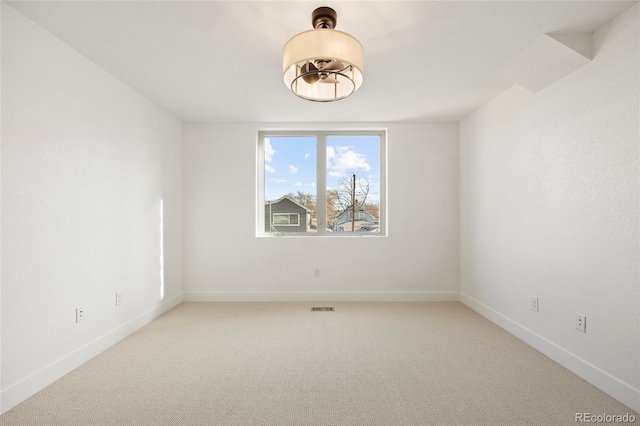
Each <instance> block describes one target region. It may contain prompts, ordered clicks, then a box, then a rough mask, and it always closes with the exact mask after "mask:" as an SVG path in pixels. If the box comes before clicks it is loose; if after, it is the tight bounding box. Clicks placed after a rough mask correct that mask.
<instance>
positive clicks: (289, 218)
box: [273, 213, 300, 226]
mask: <svg viewBox="0 0 640 426" xmlns="http://www.w3.org/2000/svg"><path fill="white" fill-rule="evenodd" d="M273 224H274V225H278V226H290V225H299V224H300V215H299V214H298V213H274V214H273Z"/></svg>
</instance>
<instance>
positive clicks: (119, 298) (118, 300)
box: [116, 292, 122, 306]
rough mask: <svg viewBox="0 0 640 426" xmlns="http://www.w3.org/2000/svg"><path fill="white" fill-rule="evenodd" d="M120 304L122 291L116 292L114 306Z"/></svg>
mask: <svg viewBox="0 0 640 426" xmlns="http://www.w3.org/2000/svg"><path fill="white" fill-rule="evenodd" d="M120 305H122V292H117V293H116V306H120Z"/></svg>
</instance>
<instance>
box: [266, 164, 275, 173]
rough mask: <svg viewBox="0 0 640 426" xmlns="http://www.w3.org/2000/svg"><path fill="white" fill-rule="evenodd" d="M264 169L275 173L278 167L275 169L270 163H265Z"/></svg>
mask: <svg viewBox="0 0 640 426" xmlns="http://www.w3.org/2000/svg"><path fill="white" fill-rule="evenodd" d="M264 171H265V172H269V173H275V172H276V169H274V168H273V166H271V165H270V164H265V165H264Z"/></svg>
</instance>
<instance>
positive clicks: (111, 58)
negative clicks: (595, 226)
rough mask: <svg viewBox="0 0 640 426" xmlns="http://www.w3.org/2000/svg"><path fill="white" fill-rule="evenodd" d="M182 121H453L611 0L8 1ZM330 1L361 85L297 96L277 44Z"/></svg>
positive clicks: (612, 4)
mask: <svg viewBox="0 0 640 426" xmlns="http://www.w3.org/2000/svg"><path fill="white" fill-rule="evenodd" d="M6 3H8V4H9V5H10V6H11V7H13V8H15V9H16V10H18V11H19V12H21V13H22V14H24V15H25V16H27V17H28V18H30V19H31V20H33V21H34V22H35V23H37V24H38V25H40V26H42V27H43V28H45V29H46V30H48V31H49V32H51V33H52V34H53V35H55V36H56V37H58V38H60V39H61V40H63V41H64V42H65V43H67V44H68V45H70V46H71V47H73V48H74V49H76V50H77V51H78V52H80V53H81V54H82V55H84V56H86V57H87V58H89V59H90V60H92V61H93V62H95V63H96V64H98V65H99V66H100V67H102V68H103V69H105V70H107V71H108V72H110V73H111V74H113V75H114V76H116V77H117V78H119V79H120V80H122V81H123V82H125V83H126V84H128V85H129V86H131V87H133V88H134V89H135V90H137V91H139V92H140V93H142V94H143V95H144V96H146V97H147V98H149V99H151V100H153V101H154V102H156V103H157V104H159V105H161V106H163V107H165V108H166V109H167V110H169V111H171V112H172V113H173V114H175V115H176V116H177V117H179V118H180V119H182V120H184V121H261V122H315V121H323V122H332V121H333V122H344V121H347V122H349V121H376V122H380V121H422V120H430V121H439V120H459V119H460V118H462V117H464V116H465V115H466V114H468V113H469V112H471V111H473V110H474V109H476V108H477V107H478V106H480V105H482V104H483V103H485V102H487V101H488V100H489V99H491V98H492V97H494V96H495V95H497V94H499V93H500V92H501V91H503V90H505V89H506V88H508V87H509V86H510V85H511V84H512V82H510V81H507V80H506V79H505V78H504V77H500V76H499V75H500V72H499V71H500V69H501V68H502V67H504V66H505V64H507V63H508V62H509V61H510V60H511V59H512V58H514V57H515V56H516V55H517V54H518V53H519V52H521V51H522V50H523V49H525V48H526V47H527V46H529V45H530V44H531V43H533V42H534V41H535V40H537V39H538V38H540V37H541V36H542V35H543V34H545V33H584V32H593V31H594V30H596V29H598V28H599V27H601V26H602V25H603V24H604V23H606V22H607V21H609V20H611V19H612V18H613V17H615V16H617V15H618V14H620V13H621V12H623V11H624V10H626V9H628V8H629V7H631V6H633V5H634V4H636V3H637V2H636V1H633V2H617V1H585V2H583V1H539V2H525V1H470V2H460V1H433V2H431V1H386V2H385V1H331V2H316V1H293V2H276V1H250V2H249V1H162V2H161V1H9V2H6ZM318 6H330V7H332V8H334V9H335V10H336V11H337V12H338V24H337V29H339V30H342V31H345V32H348V33H350V34H351V35H353V36H354V37H356V38H357V39H358V40H359V41H360V42H361V43H362V45H363V46H364V50H365V72H364V75H365V78H364V84H363V85H362V87H361V88H360V90H358V91H357V92H356V93H355V94H354V95H352V96H351V97H349V98H347V99H345V100H342V101H339V102H331V103H315V102H309V101H305V100H302V99H299V98H297V97H296V96H295V95H293V94H292V93H291V92H290V91H289V90H288V89H287V88H286V87H285V85H284V83H283V81H282V48H283V46H284V44H285V43H286V41H287V40H288V39H289V38H291V37H292V36H293V35H295V34H297V33H299V32H301V31H305V30H308V29H311V12H312V11H313V10H314V9H315V8H316V7H318Z"/></svg>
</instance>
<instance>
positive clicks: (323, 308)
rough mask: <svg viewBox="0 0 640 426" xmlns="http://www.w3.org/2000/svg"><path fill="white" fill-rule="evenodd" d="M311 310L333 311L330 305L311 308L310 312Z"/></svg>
mask: <svg viewBox="0 0 640 426" xmlns="http://www.w3.org/2000/svg"><path fill="white" fill-rule="evenodd" d="M313 311H320V312H325V311H333V308H332V307H317V308H311V312H313Z"/></svg>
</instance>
